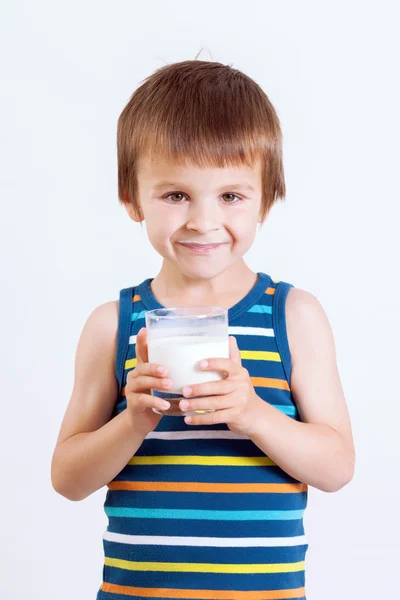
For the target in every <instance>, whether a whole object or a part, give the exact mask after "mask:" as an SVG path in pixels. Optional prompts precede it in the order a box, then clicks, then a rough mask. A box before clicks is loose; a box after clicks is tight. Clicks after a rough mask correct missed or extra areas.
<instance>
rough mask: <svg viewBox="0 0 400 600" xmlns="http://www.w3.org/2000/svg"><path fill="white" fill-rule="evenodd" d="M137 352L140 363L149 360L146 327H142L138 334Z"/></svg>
mask: <svg viewBox="0 0 400 600" xmlns="http://www.w3.org/2000/svg"><path fill="white" fill-rule="evenodd" d="M135 352H136V358H137V362H138V363H147V362H149V354H148V349H147V331H146V327H142V328H141V329H140V331H139V332H138V334H137V336H136V347H135Z"/></svg>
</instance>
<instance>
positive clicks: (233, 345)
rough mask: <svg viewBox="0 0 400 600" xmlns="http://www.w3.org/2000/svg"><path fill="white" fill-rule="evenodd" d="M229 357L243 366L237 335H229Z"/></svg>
mask: <svg viewBox="0 0 400 600" xmlns="http://www.w3.org/2000/svg"><path fill="white" fill-rule="evenodd" d="M229 358H230V359H231V360H233V362H234V363H236V364H237V365H240V366H242V357H241V356H240V350H239V346H238V344H237V340H236V338H235V336H233V335H230V336H229Z"/></svg>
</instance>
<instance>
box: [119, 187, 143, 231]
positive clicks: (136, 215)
mask: <svg viewBox="0 0 400 600" xmlns="http://www.w3.org/2000/svg"><path fill="white" fill-rule="evenodd" d="M123 203H124V207H125V209H126V212H127V213H128V215H129V216H130V218H131V219H132V221H135V222H136V223H141V222H142V221H144V217H143V215H142V211H141V210H140V208H138V207H136V206H134V205H133V203H132V202H131V200H130V198H129V194H128V190H125V191H124V200H123Z"/></svg>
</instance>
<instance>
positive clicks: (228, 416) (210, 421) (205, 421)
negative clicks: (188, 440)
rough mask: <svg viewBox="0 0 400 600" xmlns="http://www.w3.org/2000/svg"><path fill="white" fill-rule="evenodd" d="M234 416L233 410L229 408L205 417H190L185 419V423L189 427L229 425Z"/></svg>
mask: <svg viewBox="0 0 400 600" xmlns="http://www.w3.org/2000/svg"><path fill="white" fill-rule="evenodd" d="M234 416H235V415H234V411H233V409H232V408H228V409H226V410H216V411H215V412H212V413H207V414H204V415H190V417H185V423H187V424H188V425H217V424H219V423H229V422H230V421H231V420H233V418H234Z"/></svg>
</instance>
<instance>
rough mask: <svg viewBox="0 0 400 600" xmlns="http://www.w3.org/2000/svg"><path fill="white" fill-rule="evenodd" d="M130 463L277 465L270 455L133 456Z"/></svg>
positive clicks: (237, 465) (227, 465)
mask: <svg viewBox="0 0 400 600" xmlns="http://www.w3.org/2000/svg"><path fill="white" fill-rule="evenodd" d="M128 465H212V466H215V465H218V466H226V467H261V466H267V467H276V464H275V463H274V462H273V461H272V460H271V459H270V458H268V456H183V455H182V456H132V458H131V459H130V461H129V463H128Z"/></svg>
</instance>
